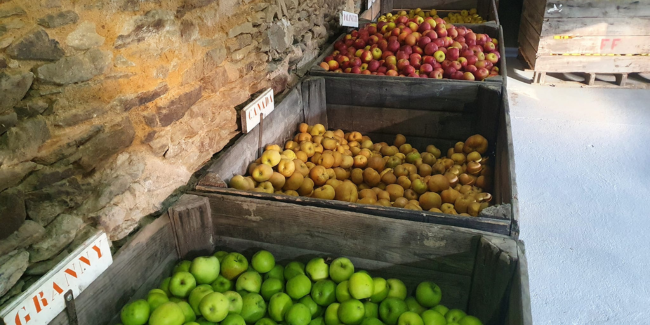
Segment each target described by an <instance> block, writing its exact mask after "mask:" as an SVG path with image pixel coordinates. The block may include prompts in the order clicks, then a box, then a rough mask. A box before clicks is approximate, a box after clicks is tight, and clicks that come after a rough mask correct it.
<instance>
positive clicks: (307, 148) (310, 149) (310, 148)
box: [296, 141, 316, 157]
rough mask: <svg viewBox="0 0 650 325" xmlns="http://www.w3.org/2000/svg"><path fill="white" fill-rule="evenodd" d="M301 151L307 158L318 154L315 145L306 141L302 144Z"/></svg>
mask: <svg viewBox="0 0 650 325" xmlns="http://www.w3.org/2000/svg"><path fill="white" fill-rule="evenodd" d="M300 151H302V152H304V153H305V154H307V157H311V156H313V155H314V154H315V153H316V150H315V148H314V144H313V143H311V142H309V141H305V142H303V143H301V144H300ZM296 156H298V155H296Z"/></svg>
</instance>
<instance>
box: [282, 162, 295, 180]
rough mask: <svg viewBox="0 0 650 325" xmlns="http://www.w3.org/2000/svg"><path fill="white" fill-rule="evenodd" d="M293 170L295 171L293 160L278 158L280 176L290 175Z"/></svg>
mask: <svg viewBox="0 0 650 325" xmlns="http://www.w3.org/2000/svg"><path fill="white" fill-rule="evenodd" d="M295 171H296V164H295V163H294V162H293V160H290V159H282V160H280V163H279V164H278V172H279V173H280V174H282V176H284V177H291V175H293V172H295Z"/></svg>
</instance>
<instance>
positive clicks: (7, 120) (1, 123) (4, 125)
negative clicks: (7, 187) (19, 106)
mask: <svg viewBox="0 0 650 325" xmlns="http://www.w3.org/2000/svg"><path fill="white" fill-rule="evenodd" d="M16 124H18V115H16V113H15V112H11V113H8V114H5V115H2V116H0V135H3V134H5V132H7V131H8V130H9V129H11V128H12V127H14V126H16ZM0 184H2V183H0ZM0 187H2V185H0Z"/></svg>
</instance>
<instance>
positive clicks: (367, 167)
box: [229, 123, 492, 217]
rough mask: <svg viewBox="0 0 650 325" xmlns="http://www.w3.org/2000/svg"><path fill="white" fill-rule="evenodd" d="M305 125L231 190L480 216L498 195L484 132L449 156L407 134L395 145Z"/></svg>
mask: <svg viewBox="0 0 650 325" xmlns="http://www.w3.org/2000/svg"><path fill="white" fill-rule="evenodd" d="M299 129H300V132H299V133H298V134H296V136H295V137H294V138H293V140H290V141H287V142H286V143H285V145H284V149H282V148H281V147H280V146H279V145H277V144H273V145H268V146H266V148H265V151H264V153H263V154H262V156H261V157H260V158H259V159H257V160H256V161H255V162H253V163H251V164H250V166H249V167H248V173H249V176H247V177H244V176H242V175H237V176H234V177H233V178H232V179H231V180H230V184H229V185H230V187H232V188H236V189H239V190H245V191H255V192H265V193H269V194H273V193H275V194H284V195H292V196H309V197H313V198H320V199H326V200H339V201H346V202H355V203H361V204H372V205H381V206H387V207H391V206H392V207H398V208H406V209H411V210H427V211H432V212H441V213H447V214H460V215H466V216H474V217H476V216H478V215H479V213H480V212H481V210H483V209H485V208H486V207H487V206H488V205H489V202H490V201H491V199H492V195H491V194H490V193H488V192H489V191H490V190H491V185H492V168H491V167H490V166H489V160H490V159H489V157H487V156H484V154H485V153H486V151H487V148H488V141H487V139H485V138H484V137H483V136H481V135H479V134H476V135H473V136H471V137H469V138H467V140H466V141H465V142H458V143H456V145H455V146H454V147H453V148H449V150H447V152H446V156H443V155H442V152H441V151H440V149H438V148H436V147H435V146H434V145H429V146H427V148H426V151H424V152H420V151H418V150H417V149H415V148H413V147H412V146H411V145H410V144H408V143H406V138H405V137H404V136H403V135H401V134H398V135H397V136H396V137H395V141H394V142H393V144H392V145H390V144H388V143H385V142H380V143H373V142H372V140H371V139H370V138H369V137H367V136H363V135H362V134H361V133H359V132H349V133H345V132H343V131H342V130H335V131H331V130H330V131H326V130H325V127H324V126H323V125H322V124H316V125H314V126H309V125H307V124H305V123H302V124H300V126H299Z"/></svg>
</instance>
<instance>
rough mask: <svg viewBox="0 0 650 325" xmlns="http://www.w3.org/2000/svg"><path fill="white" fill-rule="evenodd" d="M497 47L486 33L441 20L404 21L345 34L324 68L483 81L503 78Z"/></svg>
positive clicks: (389, 74) (407, 18)
mask: <svg viewBox="0 0 650 325" xmlns="http://www.w3.org/2000/svg"><path fill="white" fill-rule="evenodd" d="M418 22H419V23H418ZM497 44H498V42H497V40H495V39H492V38H490V36H488V35H486V34H477V33H474V32H473V31H472V30H471V29H468V28H466V27H464V26H454V25H452V24H450V23H446V22H445V21H444V20H443V19H442V18H433V17H426V18H424V19H422V17H420V16H418V17H415V18H412V19H409V17H407V16H400V17H398V18H397V19H395V21H394V22H385V21H382V22H378V23H376V24H374V23H373V24H368V25H366V26H365V27H363V28H361V29H359V30H358V31H357V30H354V31H352V32H351V33H350V34H347V35H345V37H344V38H343V39H341V40H339V41H336V42H335V43H334V52H332V54H331V55H328V56H327V57H325V60H324V61H323V62H322V63H320V66H321V67H322V68H323V69H325V70H328V71H333V72H343V73H356V74H369V75H378V76H384V75H385V76H408V77H420V78H436V79H442V78H448V79H458V80H484V79H486V78H489V77H492V76H497V75H499V68H498V67H497V63H498V62H499V60H500V58H501V54H500V53H499V51H498V47H497Z"/></svg>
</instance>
